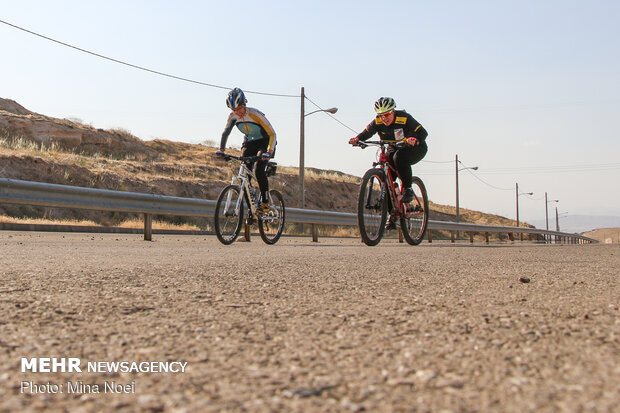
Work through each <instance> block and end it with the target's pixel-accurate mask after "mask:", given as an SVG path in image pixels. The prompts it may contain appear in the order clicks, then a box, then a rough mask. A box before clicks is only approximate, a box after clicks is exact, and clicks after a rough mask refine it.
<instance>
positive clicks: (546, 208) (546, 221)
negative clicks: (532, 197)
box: [545, 192, 560, 231]
mask: <svg viewBox="0 0 620 413" xmlns="http://www.w3.org/2000/svg"><path fill="white" fill-rule="evenodd" d="M551 202H560V200H558V199H552V200H551V201H547V193H546V192H545V224H546V227H547V231H549V203H551Z"/></svg>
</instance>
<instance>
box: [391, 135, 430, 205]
mask: <svg viewBox="0 0 620 413" xmlns="http://www.w3.org/2000/svg"><path fill="white" fill-rule="evenodd" d="M427 150H428V148H427V146H426V144H423V145H417V146H410V145H408V146H405V147H403V148H400V149H398V150H397V151H396V152H395V153H394V165H395V166H396V170H397V171H398V174H399V175H400V179H401V180H402V182H403V188H404V189H403V202H411V200H412V199H413V190H412V189H411V182H412V180H413V173H412V172H411V165H413V164H416V163H418V162H419V161H420V160H421V159H422V158H424V155H426V151H427Z"/></svg>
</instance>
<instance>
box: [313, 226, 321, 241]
mask: <svg viewBox="0 0 620 413" xmlns="http://www.w3.org/2000/svg"><path fill="white" fill-rule="evenodd" d="M312 242H319V229H318V228H317V225H316V224H312Z"/></svg>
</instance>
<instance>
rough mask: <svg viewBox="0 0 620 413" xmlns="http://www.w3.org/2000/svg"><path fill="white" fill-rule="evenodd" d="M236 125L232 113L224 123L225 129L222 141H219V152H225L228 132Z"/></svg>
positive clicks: (235, 119) (235, 118)
mask: <svg viewBox="0 0 620 413" xmlns="http://www.w3.org/2000/svg"><path fill="white" fill-rule="evenodd" d="M236 123H237V117H236V116H235V114H234V113H231V114H230V116H228V120H227V121H226V127H225V128H224V132H222V139H221V140H220V151H222V152H223V151H225V150H226V141H228V135H230V131H232V128H233V127H234V126H235V124H236Z"/></svg>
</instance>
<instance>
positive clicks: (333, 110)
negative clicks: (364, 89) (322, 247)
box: [299, 87, 338, 208]
mask: <svg viewBox="0 0 620 413" xmlns="http://www.w3.org/2000/svg"><path fill="white" fill-rule="evenodd" d="M305 101H306V94H305V93H304V88H303V87H302V88H301V114H300V117H299V118H300V121H299V208H303V207H304V204H305V195H304V192H305V190H304V145H305V143H304V140H305V133H306V131H305V127H306V126H305V121H304V119H305V117H306V116H308V115H312V114H313V113H316V112H327V113H332V114H334V113H336V112H337V111H338V108H329V109H318V110H315V111H313V112H310V113H306V108H305V105H304V104H305Z"/></svg>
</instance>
